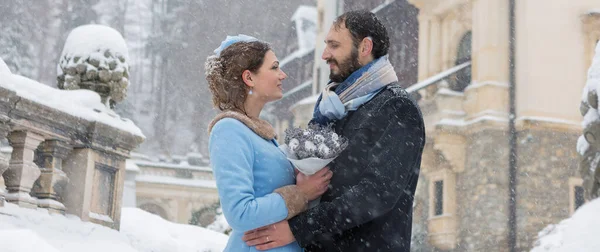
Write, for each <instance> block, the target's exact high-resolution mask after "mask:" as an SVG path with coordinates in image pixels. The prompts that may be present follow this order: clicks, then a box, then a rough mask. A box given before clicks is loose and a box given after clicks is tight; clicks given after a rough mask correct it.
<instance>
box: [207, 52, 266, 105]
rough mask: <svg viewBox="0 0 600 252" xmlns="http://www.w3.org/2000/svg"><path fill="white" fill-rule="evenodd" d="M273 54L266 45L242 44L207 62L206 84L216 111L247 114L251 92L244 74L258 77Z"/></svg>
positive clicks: (218, 54)
mask: <svg viewBox="0 0 600 252" xmlns="http://www.w3.org/2000/svg"><path fill="white" fill-rule="evenodd" d="M269 50H271V46H270V45H269V44H267V43H265V42H262V41H249V42H246V41H241V42H235V43H233V44H231V45H229V46H227V47H226V48H225V49H223V50H222V51H221V52H220V53H217V55H212V56H209V57H208V58H207V59H206V64H205V71H206V80H207V81H208V88H209V89H210V92H211V93H212V100H213V105H214V106H215V108H218V109H219V110H221V111H226V110H235V111H238V112H244V113H245V110H244V101H246V98H247V97H248V92H249V91H250V88H249V87H248V86H247V85H246V84H245V83H244V81H243V80H242V73H243V72H244V71H245V70H249V71H250V72H252V73H257V72H258V69H259V68H260V67H261V66H262V64H263V62H264V58H265V55H266V54H267V52H268V51H269Z"/></svg>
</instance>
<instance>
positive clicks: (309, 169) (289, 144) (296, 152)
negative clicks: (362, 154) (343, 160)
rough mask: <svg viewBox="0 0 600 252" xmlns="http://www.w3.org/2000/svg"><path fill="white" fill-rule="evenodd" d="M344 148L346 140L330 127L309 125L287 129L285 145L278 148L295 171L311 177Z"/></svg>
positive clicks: (346, 143)
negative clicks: (304, 127) (305, 127)
mask: <svg viewBox="0 0 600 252" xmlns="http://www.w3.org/2000/svg"><path fill="white" fill-rule="evenodd" d="M346 146H348V140H347V139H346V138H344V137H342V136H340V135H338V134H336V133H335V132H334V131H333V129H332V128H331V127H330V126H320V125H315V124H311V125H309V126H308V128H307V129H301V128H291V129H287V130H286V131H285V144H284V145H281V146H280V148H281V150H282V151H283V152H284V153H285V155H286V156H287V159H288V160H289V161H290V162H291V163H292V164H293V165H294V166H295V167H296V169H298V170H299V171H300V172H302V173H304V174H306V175H312V174H315V173H316V172H318V171H319V170H321V169H322V168H323V167H325V166H326V165H327V164H329V163H330V162H331V161H333V159H335V158H336V157H337V156H338V155H339V154H340V153H341V152H342V151H343V150H344V149H345V148H346Z"/></svg>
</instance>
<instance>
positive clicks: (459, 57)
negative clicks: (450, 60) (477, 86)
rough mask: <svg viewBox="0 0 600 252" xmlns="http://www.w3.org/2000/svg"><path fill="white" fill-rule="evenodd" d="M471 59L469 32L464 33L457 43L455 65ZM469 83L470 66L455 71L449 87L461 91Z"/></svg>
mask: <svg viewBox="0 0 600 252" xmlns="http://www.w3.org/2000/svg"><path fill="white" fill-rule="evenodd" d="M467 61H471V32H470V31H469V32H467V33H465V35H463V37H462V39H460V43H459V44H458V52H457V53H456V61H455V62H454V64H455V65H460V64H462V63H465V62H467ZM470 83H471V66H468V67H466V68H465V69H463V70H460V71H459V72H457V73H456V74H455V75H454V76H453V77H452V79H451V81H450V89H452V90H454V91H459V92H462V91H464V90H465V88H466V87H467V86H468V85H469V84H470Z"/></svg>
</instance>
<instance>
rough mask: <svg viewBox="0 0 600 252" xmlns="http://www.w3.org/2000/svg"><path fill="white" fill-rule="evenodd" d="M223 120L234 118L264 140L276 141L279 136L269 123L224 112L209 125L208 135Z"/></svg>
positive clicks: (237, 113) (239, 114)
mask: <svg viewBox="0 0 600 252" xmlns="http://www.w3.org/2000/svg"><path fill="white" fill-rule="evenodd" d="M223 118H233V119H236V120H238V121H240V122H242V123H243V124H245V125H246V126H247V127H248V128H250V129H251V130H252V131H254V133H256V134H257V135H259V136H261V137H262V138H264V139H266V140H268V141H271V140H272V139H276V138H277V135H276V134H275V129H273V126H271V124H269V122H267V121H265V120H261V119H253V118H250V117H248V116H247V115H245V114H242V113H240V112H236V111H231V110H229V111H224V112H221V113H219V114H218V115H217V116H216V117H215V118H214V119H213V120H212V121H211V122H210V124H208V133H209V134H210V132H211V131H212V128H213V127H214V126H215V124H216V123H217V122H218V121H220V120H221V119H223Z"/></svg>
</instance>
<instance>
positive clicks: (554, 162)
mask: <svg viewBox="0 0 600 252" xmlns="http://www.w3.org/2000/svg"><path fill="white" fill-rule="evenodd" d="M578 137H579V131H571V132H569V131H564V130H552V129H545V130H539V129H538V130H524V131H521V132H520V133H519V137H518V155H519V157H518V168H517V169H518V175H517V181H518V186H517V193H518V194H517V232H518V235H517V247H518V250H519V251H524V250H529V249H531V248H532V247H533V244H534V242H535V240H536V238H537V233H538V232H539V231H541V230H542V229H544V228H545V227H546V226H548V225H549V224H556V223H558V222H560V221H561V220H563V219H566V218H568V217H569V216H570V209H569V208H570V201H571V200H573V199H572V198H571V197H570V195H569V193H570V188H569V187H570V185H569V178H571V177H577V178H579V177H580V175H579V173H578V158H577V157H578V155H577V152H576V150H575V146H576V143H577V138H578Z"/></svg>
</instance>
